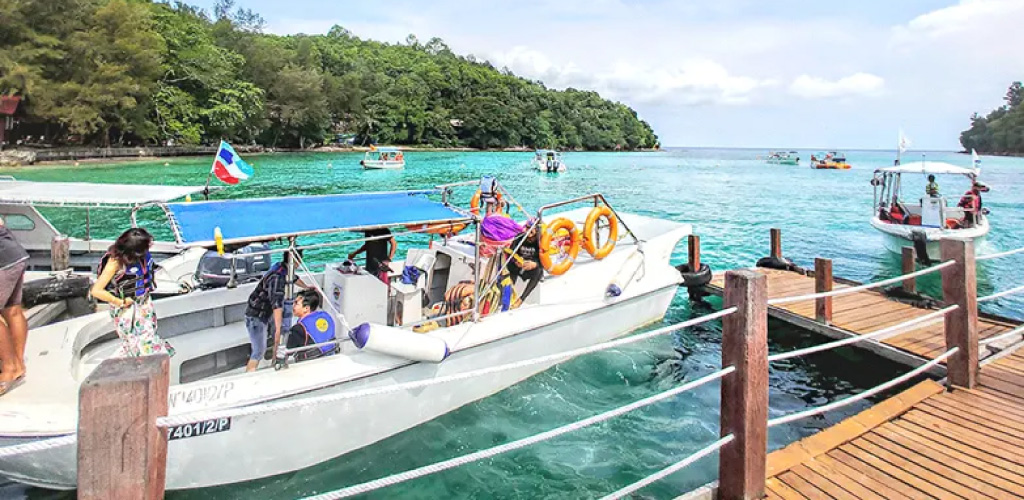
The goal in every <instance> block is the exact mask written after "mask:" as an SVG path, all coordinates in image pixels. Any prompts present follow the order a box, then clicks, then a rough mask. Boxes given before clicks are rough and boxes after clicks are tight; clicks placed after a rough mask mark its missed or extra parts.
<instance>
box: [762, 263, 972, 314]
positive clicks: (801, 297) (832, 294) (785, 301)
mask: <svg viewBox="0 0 1024 500" xmlns="http://www.w3.org/2000/svg"><path fill="white" fill-rule="evenodd" d="M953 264H956V261H952V260H947V261H946V262H943V263H941V264H939V265H936V266H932V267H928V268H925V269H921V270H920V271H915V272H912V273H907V274H904V275H902V276H897V277H895V278H889V279H887V280H882V281H876V282H874V283H867V284H864V285H857V286H851V287H846V288H840V289H838V290H832V291H831V292H820V293H809V294H807V295H796V296H793V297H778V298H775V299H771V300H769V301H768V305H770V306H776V305H780V304H789V303H792V302H802V301H805V300H814V299H821V298H825V297H837V296H839V295H848V294H851V293H857V292H862V291H864V290H870V289H872V288H878V287H880V286H885V285H891V284H893V283H898V282H900V281H903V280H905V279H908V278H916V277H918V276H923V275H925V274H928V273H933V272H935V271H938V270H940V269H945V268H947V267H949V266H952V265H953Z"/></svg>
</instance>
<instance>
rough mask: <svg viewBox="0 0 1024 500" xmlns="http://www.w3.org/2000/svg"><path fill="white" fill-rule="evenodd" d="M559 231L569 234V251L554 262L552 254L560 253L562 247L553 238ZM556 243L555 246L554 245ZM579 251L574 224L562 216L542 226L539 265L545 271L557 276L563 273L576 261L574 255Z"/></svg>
mask: <svg viewBox="0 0 1024 500" xmlns="http://www.w3.org/2000/svg"><path fill="white" fill-rule="evenodd" d="M559 233H561V234H566V233H568V236H569V251H568V255H567V256H566V258H565V259H562V261H561V262H559V263H557V264H556V263H555V262H554V260H552V258H551V257H552V255H557V254H560V253H562V249H561V248H559V246H563V245H564V244H563V243H558V244H556V243H555V242H554V238H555V236H556V235H558V234H559ZM556 245H557V246H556ZM579 253H580V233H579V231H577V230H576V224H575V223H574V222H573V221H571V220H569V219H566V218H564V217H560V218H558V219H555V220H554V221H553V222H552V223H551V224H549V225H547V226H546V227H543V228H542V231H541V235H540V265H542V266H544V269H546V270H547V272H549V273H551V274H553V275H555V276H558V275H560V274H565V272H566V271H568V270H569V268H570V267H572V265H573V263H575V262H576V256H577V255H579Z"/></svg>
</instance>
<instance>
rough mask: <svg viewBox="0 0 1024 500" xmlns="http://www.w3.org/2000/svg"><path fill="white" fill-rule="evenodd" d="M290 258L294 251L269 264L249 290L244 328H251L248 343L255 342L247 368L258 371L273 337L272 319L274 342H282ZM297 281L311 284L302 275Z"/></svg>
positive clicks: (247, 369) (278, 344)
mask: <svg viewBox="0 0 1024 500" xmlns="http://www.w3.org/2000/svg"><path fill="white" fill-rule="evenodd" d="M291 260H292V253H291V252H285V254H284V256H283V257H282V258H281V262H278V263H276V264H274V265H272V266H270V270H268V271H267V272H266V274H264V275H263V277H262V278H260V281H259V283H257V284H256V288H255V289H253V291H252V293H250V294H249V300H248V302H247V303H246V306H245V329H246V331H248V332H249V345H250V346H252V352H251V353H250V355H249V361H248V363H246V365H245V371H247V372H254V371H256V368H258V367H259V364H260V359H263V358H264V355H265V354H266V352H267V348H268V343H269V342H270V340H271V336H270V335H268V334H267V332H268V331H270V328H271V321H273V328H274V330H273V332H274V335H273V337H272V338H273V342H274V346H280V345H281V328H282V325H283V324H284V295H285V285H287V284H288V265H289V264H290V263H291ZM295 285H296V286H298V287H299V288H308V286H307V285H306V284H305V283H303V282H302V280H301V279H296V280H295ZM268 359H269V358H268Z"/></svg>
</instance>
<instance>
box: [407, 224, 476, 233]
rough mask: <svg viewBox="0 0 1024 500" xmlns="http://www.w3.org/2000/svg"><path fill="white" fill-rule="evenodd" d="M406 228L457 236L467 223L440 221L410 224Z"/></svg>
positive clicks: (419, 231) (420, 231) (414, 230)
mask: <svg viewBox="0 0 1024 500" xmlns="http://www.w3.org/2000/svg"><path fill="white" fill-rule="evenodd" d="M405 228H406V229H408V230H409V231H413V232H417V233H427V234H439V235H441V236H455V235H456V234H459V232H460V231H462V230H463V229H466V225H465V224H463V223H461V222H440V223H436V224H409V225H407V226H405Z"/></svg>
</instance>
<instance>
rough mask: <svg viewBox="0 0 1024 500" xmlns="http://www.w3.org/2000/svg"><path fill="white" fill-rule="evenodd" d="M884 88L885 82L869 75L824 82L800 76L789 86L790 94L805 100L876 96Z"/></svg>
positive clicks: (808, 76)
mask: <svg viewBox="0 0 1024 500" xmlns="http://www.w3.org/2000/svg"><path fill="white" fill-rule="evenodd" d="M884 86H885V80H884V79H883V78H882V77H880V76H877V75H872V74H870V73H854V74H852V75H850V76H844V77H842V78H840V79H838V80H826V79H824V78H821V77H817V76H810V75H800V76H798V77H796V79H795V80H793V83H792V84H790V86H789V91H790V93H792V94H794V95H796V96H799V97H803V98H806V99H821V98H826V97H852V96H858V95H877V94H878V93H879V92H881V90H882V88H883V87H884Z"/></svg>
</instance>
